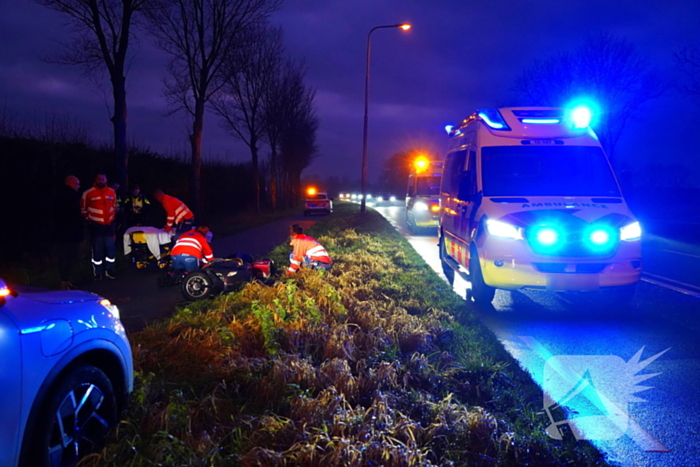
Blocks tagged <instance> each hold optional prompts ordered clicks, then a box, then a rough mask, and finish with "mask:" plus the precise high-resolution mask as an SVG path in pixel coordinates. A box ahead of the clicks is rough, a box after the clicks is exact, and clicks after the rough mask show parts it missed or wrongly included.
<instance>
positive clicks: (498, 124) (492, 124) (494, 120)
mask: <svg viewBox="0 0 700 467" xmlns="http://www.w3.org/2000/svg"><path fill="white" fill-rule="evenodd" d="M477 115H479V117H480V118H481V119H482V120H483V121H484V123H486V125H488V127H489V128H493V129H494V130H504V131H510V127H509V126H508V124H507V123H506V121H505V120H504V119H503V116H502V115H501V113H500V112H499V111H498V110H496V109H481V110H479V111H478V112H477Z"/></svg>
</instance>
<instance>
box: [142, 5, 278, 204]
mask: <svg viewBox="0 0 700 467" xmlns="http://www.w3.org/2000/svg"><path fill="white" fill-rule="evenodd" d="M154 1H155V3H154V7H153V8H150V9H148V10H147V11H146V16H147V18H148V22H149V25H150V28H149V30H150V31H151V33H152V34H153V35H154V36H155V37H156V39H157V43H158V45H159V46H160V47H161V48H162V49H163V50H164V51H165V52H167V53H168V54H170V55H171V60H170V63H169V64H168V74H169V78H167V79H166V80H165V95H166V97H168V99H169V100H170V101H171V102H172V103H173V104H174V105H175V110H185V111H186V112H187V113H189V114H190V115H191V116H192V118H193V122H192V134H191V135H190V144H191V149H192V204H193V207H194V208H195V209H196V210H198V211H200V212H201V209H200V208H201V199H200V192H201V172H202V132H203V130H204V110H205V106H206V104H207V102H209V100H210V99H211V97H212V95H214V94H216V92H217V91H218V90H219V88H220V86H221V85H222V83H221V82H220V81H217V77H218V76H219V73H220V72H221V71H222V68H223V66H224V62H225V60H226V58H227V57H229V56H230V54H231V53H232V51H233V50H234V49H235V48H236V47H237V45H238V44H239V42H240V40H241V39H242V37H241V33H242V31H244V30H245V29H247V28H249V27H250V26H252V25H254V24H256V23H262V22H264V21H265V20H266V19H267V18H268V17H269V15H270V14H272V12H273V11H275V10H276V9H277V8H279V6H280V5H281V0H154Z"/></svg>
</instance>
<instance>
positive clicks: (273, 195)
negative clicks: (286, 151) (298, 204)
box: [270, 146, 277, 212]
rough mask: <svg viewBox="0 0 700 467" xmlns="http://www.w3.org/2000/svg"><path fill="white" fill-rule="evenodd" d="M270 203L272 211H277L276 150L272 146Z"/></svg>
mask: <svg viewBox="0 0 700 467" xmlns="http://www.w3.org/2000/svg"><path fill="white" fill-rule="evenodd" d="M270 203H271V204H272V211H273V212H276V211H277V151H276V150H275V147H274V146H273V147H272V153H271V154H270Z"/></svg>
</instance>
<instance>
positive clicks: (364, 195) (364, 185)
mask: <svg viewBox="0 0 700 467" xmlns="http://www.w3.org/2000/svg"><path fill="white" fill-rule="evenodd" d="M383 28H400V29H403V30H404V31H408V30H409V29H411V25H410V24H406V23H404V24H391V25H386V26H375V27H373V28H372V29H370V30H369V34H367V65H366V68H365V120H364V129H363V132H362V200H361V201H360V214H364V213H365V212H366V211H367V207H366V202H367V120H368V118H367V111H368V109H369V57H370V50H371V48H370V41H371V39H372V33H373V32H374V31H375V29H383Z"/></svg>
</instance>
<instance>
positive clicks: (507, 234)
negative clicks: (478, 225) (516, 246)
mask: <svg viewBox="0 0 700 467" xmlns="http://www.w3.org/2000/svg"><path fill="white" fill-rule="evenodd" d="M486 230H487V231H488V233H489V235H491V236H492V237H497V238H505V239H509V240H519V239H521V238H523V237H522V234H521V232H520V229H519V228H518V227H516V226H514V225H511V224H508V223H506V222H501V221H495V220H492V219H488V220H487V221H486Z"/></svg>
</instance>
